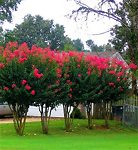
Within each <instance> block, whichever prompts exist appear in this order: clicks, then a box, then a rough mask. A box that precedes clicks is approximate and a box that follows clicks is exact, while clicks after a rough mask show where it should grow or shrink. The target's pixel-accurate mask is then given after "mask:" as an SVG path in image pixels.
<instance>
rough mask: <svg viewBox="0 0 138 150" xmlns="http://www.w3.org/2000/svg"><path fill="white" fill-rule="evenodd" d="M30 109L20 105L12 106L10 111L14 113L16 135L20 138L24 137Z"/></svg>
mask: <svg viewBox="0 0 138 150" xmlns="http://www.w3.org/2000/svg"><path fill="white" fill-rule="evenodd" d="M28 108H29V106H25V105H23V104H21V105H20V104H18V103H16V104H14V105H10V109H11V110H12V113H13V123H14V128H15V130H16V133H17V134H18V135H20V136H22V135H23V132H24V128H25V123H26V117H27V112H28Z"/></svg>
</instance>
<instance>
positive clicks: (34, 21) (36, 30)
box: [12, 15, 65, 49]
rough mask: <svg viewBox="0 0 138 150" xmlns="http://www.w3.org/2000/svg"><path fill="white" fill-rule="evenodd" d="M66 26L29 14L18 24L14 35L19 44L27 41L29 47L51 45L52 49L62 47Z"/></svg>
mask: <svg viewBox="0 0 138 150" xmlns="http://www.w3.org/2000/svg"><path fill="white" fill-rule="evenodd" d="M64 32H65V31H64V27H63V26H62V25H59V24H54V21H53V20H44V19H43V18H42V17H41V16H39V15H36V16H31V15H27V16H25V17H24V21H23V23H21V24H20V25H16V27H15V28H14V30H13V33H12V34H13V35H14V36H15V37H16V38H17V41H18V43H19V44H21V43H23V42H26V43H27V44H28V46H29V47H32V45H34V44H35V45H37V46H40V47H47V46H50V48H51V49H60V48H61V49H62V48H63V42H64V37H65V36H64Z"/></svg>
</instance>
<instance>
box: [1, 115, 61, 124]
mask: <svg viewBox="0 0 138 150" xmlns="http://www.w3.org/2000/svg"><path fill="white" fill-rule="evenodd" d="M58 119H63V118H60V117H52V118H51V120H58ZM39 121H41V118H40V117H27V119H26V122H39ZM3 123H13V118H12V117H11V118H0V124H3Z"/></svg>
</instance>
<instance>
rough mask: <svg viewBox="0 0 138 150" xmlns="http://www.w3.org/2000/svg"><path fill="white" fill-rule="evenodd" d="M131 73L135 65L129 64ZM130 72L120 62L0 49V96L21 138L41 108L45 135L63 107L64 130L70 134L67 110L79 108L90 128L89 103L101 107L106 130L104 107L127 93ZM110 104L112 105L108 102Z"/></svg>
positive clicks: (72, 53)
mask: <svg viewBox="0 0 138 150" xmlns="http://www.w3.org/2000/svg"><path fill="white" fill-rule="evenodd" d="M130 67H131V68H132V69H134V70H136V69H137V66H136V65H135V64H130ZM130 76H131V74H130V69H128V66H126V65H125V64H124V63H123V62H122V61H119V60H117V59H112V60H110V59H106V58H99V57H96V56H92V55H91V54H88V53H87V54H85V53H83V52H76V51H69V52H57V51H51V50H50V49H49V48H40V47H37V46H32V48H31V49H29V48H28V46H27V44H26V43H23V44H21V45H18V44H17V43H16V42H9V43H7V45H6V47H0V96H1V97H2V99H3V100H4V101H6V102H8V104H9V106H10V108H11V110H12V112H13V122H14V127H15V130H16V132H17V134H19V135H23V131H24V127H25V122H26V116H27V112H28V108H29V106H30V105H32V104H35V105H37V106H39V110H40V114H41V124H42V131H43V133H44V134H47V133H48V121H49V115H48V114H51V110H52V109H54V108H55V107H56V106H58V105H59V104H62V105H63V111H64V119H65V130H66V131H70V130H71V122H72V121H71V118H70V111H71V107H73V108H74V109H75V108H77V106H78V105H79V104H80V103H82V104H83V105H84V106H85V107H86V110H87V118H88V128H92V103H94V104H97V103H103V106H105V107H104V116H105V125H107V126H108V111H106V110H107V109H106V106H107V103H111V102H113V101H118V100H120V99H121V98H122V97H123V96H124V95H125V94H126V92H127V91H128V87H129V82H130ZM111 100H112V101H111Z"/></svg>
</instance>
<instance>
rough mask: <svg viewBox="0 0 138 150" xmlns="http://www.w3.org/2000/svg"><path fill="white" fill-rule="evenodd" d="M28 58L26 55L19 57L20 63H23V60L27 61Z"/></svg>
mask: <svg viewBox="0 0 138 150" xmlns="http://www.w3.org/2000/svg"><path fill="white" fill-rule="evenodd" d="M26 60H27V58H26V57H24V58H19V63H23V62H24V61H26Z"/></svg>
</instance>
